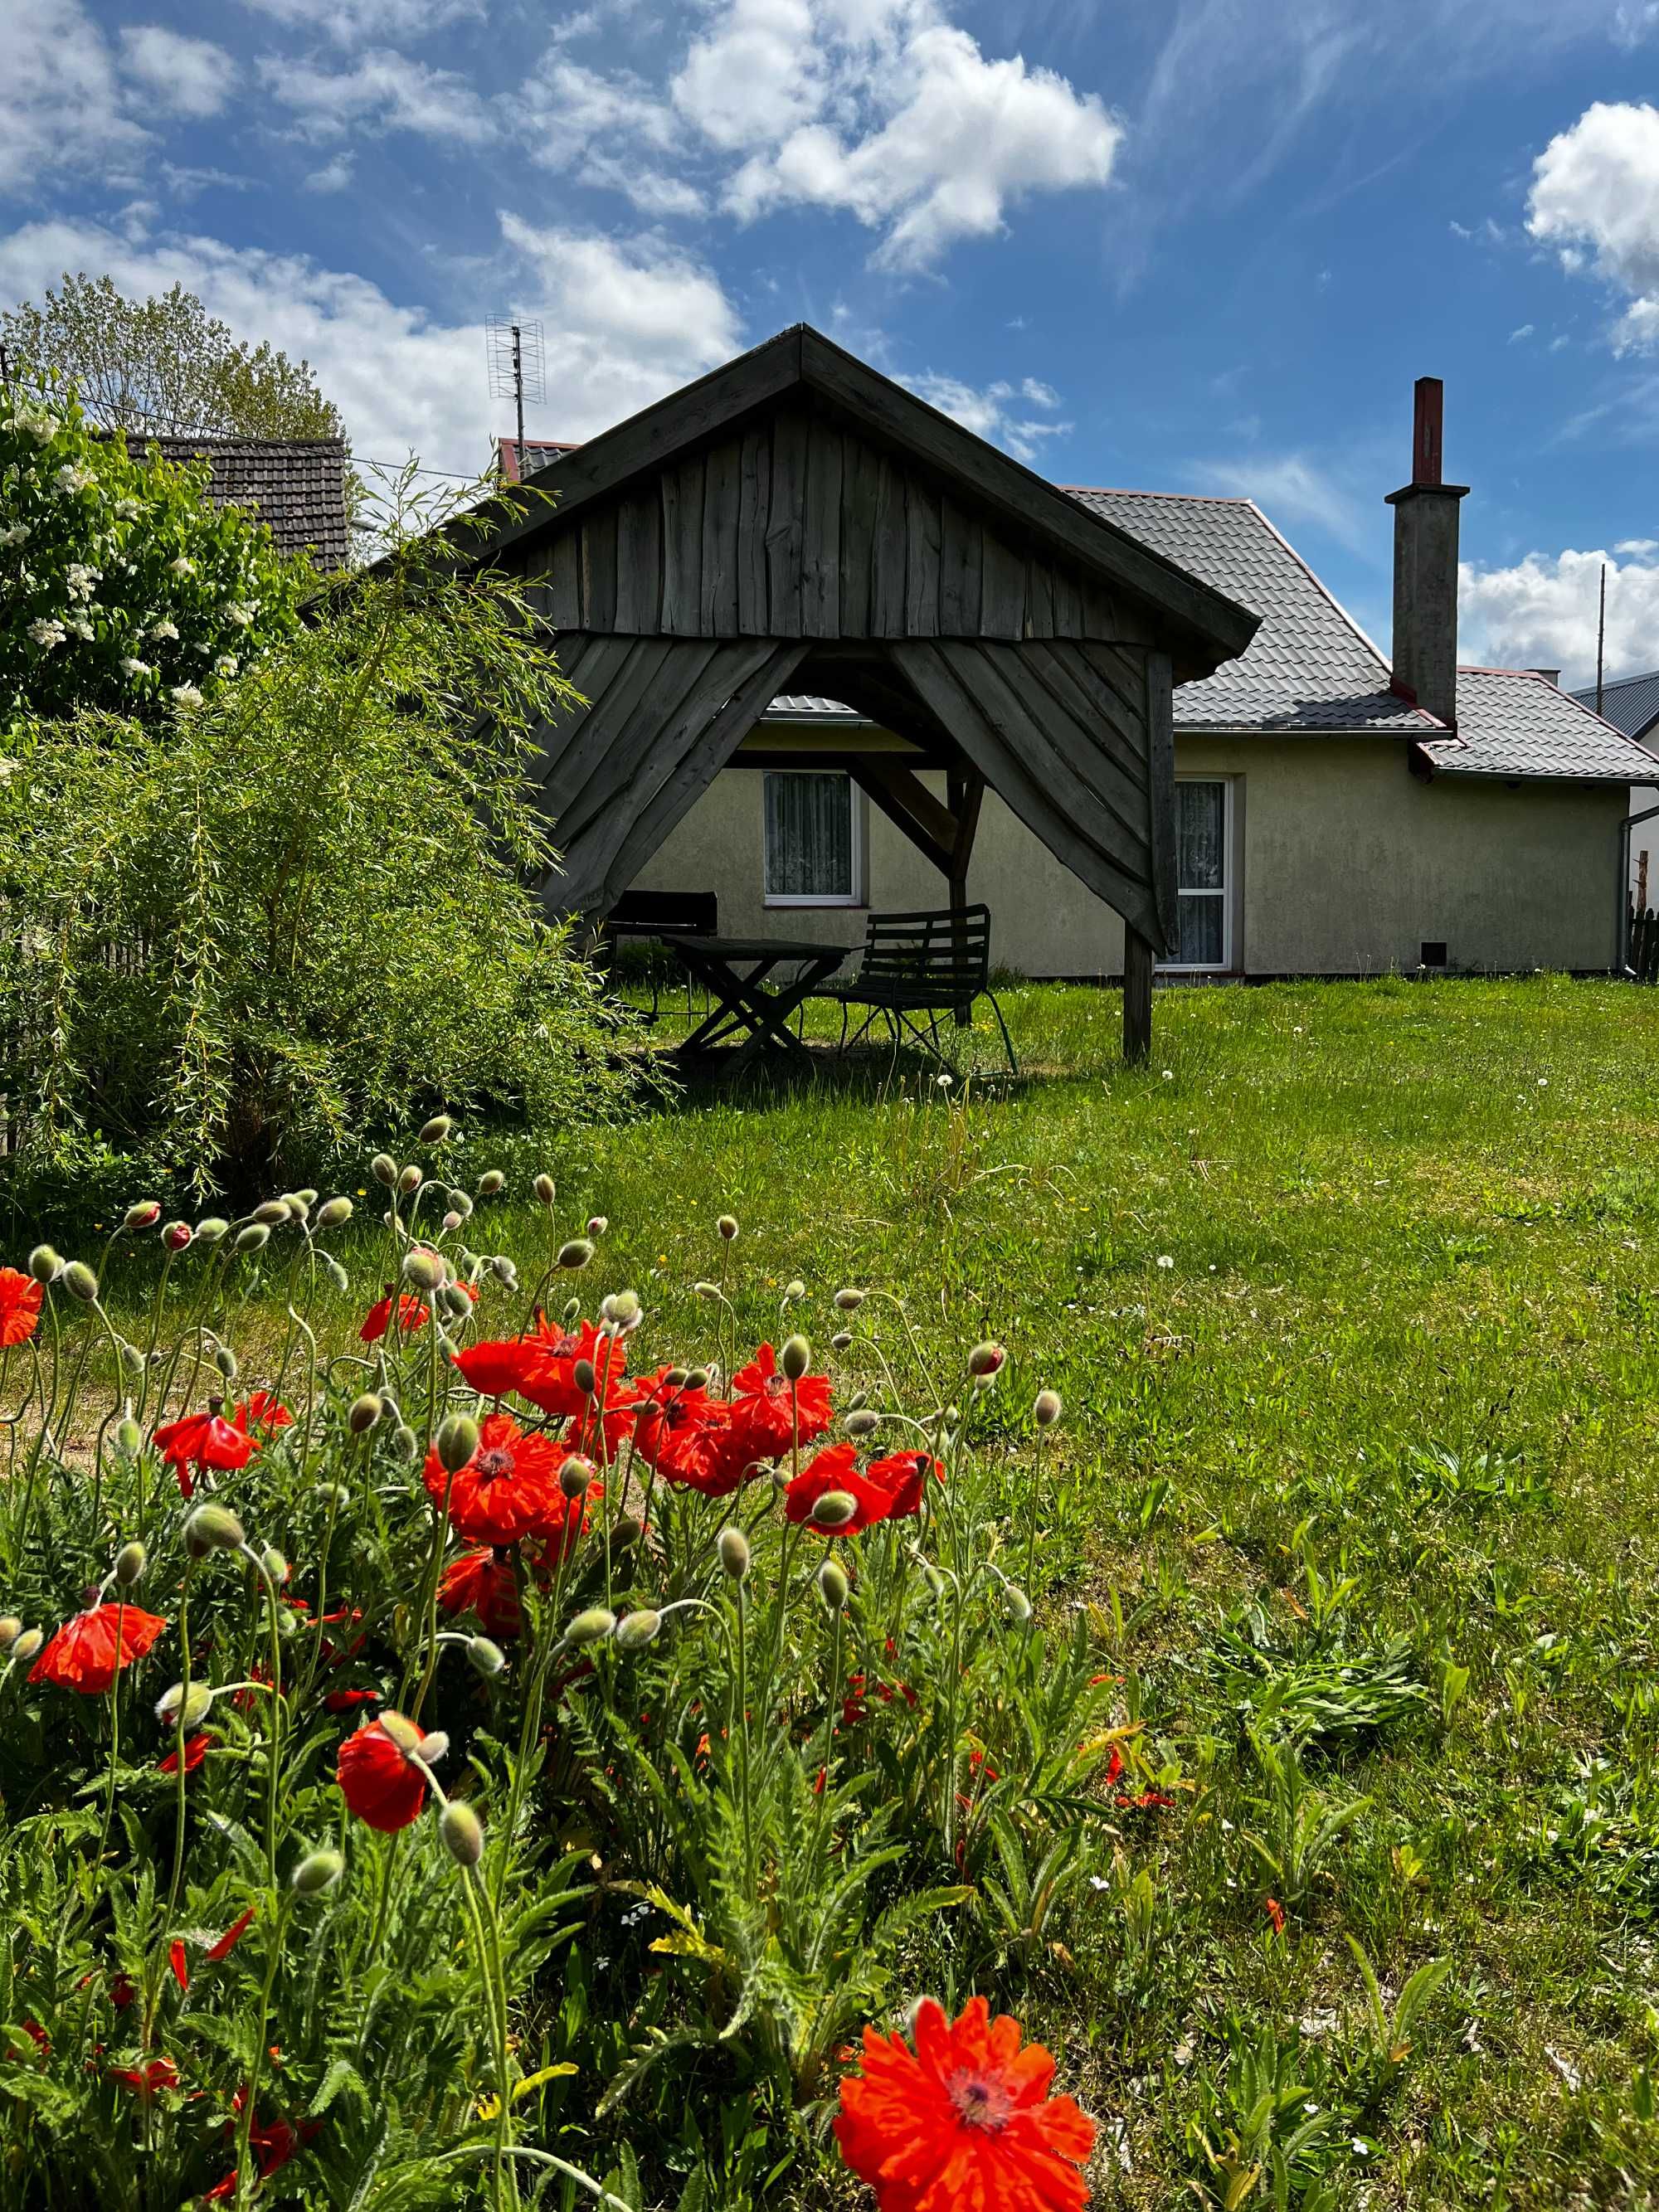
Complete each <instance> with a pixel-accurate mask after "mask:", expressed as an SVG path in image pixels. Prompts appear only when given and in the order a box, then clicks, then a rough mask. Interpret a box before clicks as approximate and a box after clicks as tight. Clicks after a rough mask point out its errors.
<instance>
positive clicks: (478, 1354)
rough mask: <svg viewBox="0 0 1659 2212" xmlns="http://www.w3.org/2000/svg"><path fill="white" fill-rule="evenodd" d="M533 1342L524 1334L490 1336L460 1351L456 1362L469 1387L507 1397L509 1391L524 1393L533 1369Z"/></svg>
mask: <svg viewBox="0 0 1659 2212" xmlns="http://www.w3.org/2000/svg"><path fill="white" fill-rule="evenodd" d="M533 1341H534V1340H533V1339H532V1338H530V1337H525V1336H498V1337H487V1338H485V1339H484V1340H483V1342H481V1343H478V1344H469V1345H467V1346H465V1348H464V1349H463V1350H461V1351H459V1352H457V1353H456V1355H455V1365H456V1367H457V1369H458V1370H459V1372H460V1374H461V1376H462V1377H463V1379H464V1380H465V1383H466V1385H467V1387H468V1389H472V1390H477V1392H478V1393H479V1394H480V1395H481V1396H483V1397H485V1398H504V1397H506V1395H507V1393H508V1391H509V1390H517V1391H519V1392H520V1395H523V1386H524V1383H525V1381H526V1377H527V1376H529V1375H530V1374H531V1373H532V1371H533V1370H532V1359H533V1358H534V1356H535V1355H534V1353H533V1352H532V1349H531V1347H532V1343H533Z"/></svg>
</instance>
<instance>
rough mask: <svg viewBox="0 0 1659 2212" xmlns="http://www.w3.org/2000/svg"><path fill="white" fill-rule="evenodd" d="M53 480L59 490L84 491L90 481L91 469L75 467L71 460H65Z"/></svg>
mask: <svg viewBox="0 0 1659 2212" xmlns="http://www.w3.org/2000/svg"><path fill="white" fill-rule="evenodd" d="M53 481H54V482H55V483H56V484H57V486H58V490H59V491H67V492H77V491H84V490H85V489H86V488H87V486H88V484H89V483H91V482H92V471H91V470H90V469H82V468H77V467H76V465H75V463H74V462H73V461H65V462H64V465H63V467H62V468H61V469H59V470H58V474H57V477H55V478H54V480H53Z"/></svg>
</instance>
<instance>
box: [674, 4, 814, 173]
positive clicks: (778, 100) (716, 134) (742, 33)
mask: <svg viewBox="0 0 1659 2212" xmlns="http://www.w3.org/2000/svg"><path fill="white" fill-rule="evenodd" d="M828 91H829V68H828V59H827V57H826V56H825V55H824V54H823V53H822V52H820V51H819V48H818V43H817V25H816V24H815V22H814V21H813V13H812V6H811V0H725V5H724V6H723V7H722V9H720V12H719V14H718V15H717V18H716V20H715V22H714V27H713V28H712V29H710V30H708V31H707V32H706V33H704V34H703V35H702V37H701V38H697V39H694V40H692V41H691V46H690V52H688V53H687V55H686V58H685V62H684V66H683V67H682V68H681V70H680V71H679V74H678V76H676V77H675V79H674V83H673V93H674V100H675V103H676V105H677V106H678V107H679V109H680V110H681V112H683V113H684V115H685V116H686V117H687V118H689V119H690V121H691V122H693V123H694V124H696V126H697V128H698V129H699V130H700V131H702V133H703V135H704V136H705V137H707V138H708V139H709V140H711V141H712V143H714V145H716V146H718V147H720V148H721V149H722V150H724V151H725V152H726V153H732V154H735V153H742V152H745V151H747V150H748V149H750V148H752V147H755V146H762V145H768V144H771V143H775V141H776V140H778V139H780V138H783V137H787V135H788V133H789V132H790V131H793V129H794V128H795V127H796V125H799V124H802V123H805V122H806V121H807V120H808V119H809V118H811V117H812V116H815V115H816V114H817V112H818V111H819V109H820V107H821V106H823V101H824V100H825V98H826V96H827V94H828Z"/></svg>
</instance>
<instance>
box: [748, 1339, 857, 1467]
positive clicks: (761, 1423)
mask: <svg viewBox="0 0 1659 2212" xmlns="http://www.w3.org/2000/svg"><path fill="white" fill-rule="evenodd" d="M798 1417H799V1437H800V1441H801V1442H802V1443H804V1444H805V1443H811V1441H812V1439H813V1437H821V1436H822V1435H823V1432H824V1431H825V1430H826V1429H827V1428H828V1427H829V1424H830V1422H831V1421H832V1420H833V1419H834V1418H835V1407H833V1406H832V1405H831V1403H830V1400H829V1376H827V1375H803V1376H801V1378H800V1381H799V1383H796V1384H795V1386H794V1393H793V1398H792V1396H791V1394H790V1386H789V1378H788V1376H787V1375H784V1374H782V1373H781V1372H780V1370H779V1368H778V1361H777V1354H776V1353H775V1352H774V1351H773V1349H772V1347H771V1346H770V1345H769V1344H763V1345H762V1346H761V1348H760V1350H759V1351H758V1352H757V1353H756V1354H755V1357H754V1358H753V1359H752V1360H751V1361H750V1364H748V1366H747V1367H739V1368H738V1371H737V1373H736V1374H735V1375H734V1376H732V1427H733V1428H734V1429H738V1430H741V1431H743V1434H744V1439H745V1442H746V1443H747V1445H748V1448H749V1452H750V1457H751V1458H754V1459H775V1458H776V1457H777V1455H778V1454H779V1453H780V1452H786V1451H787V1450H789V1449H790V1448H791V1446H792V1445H793V1443H794V1440H795V1436H796V1433H797V1428H796V1423H797V1418H798Z"/></svg>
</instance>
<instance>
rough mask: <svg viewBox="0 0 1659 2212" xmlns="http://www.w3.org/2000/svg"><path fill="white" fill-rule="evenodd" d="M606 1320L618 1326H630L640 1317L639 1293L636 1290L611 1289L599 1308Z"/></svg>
mask: <svg viewBox="0 0 1659 2212" xmlns="http://www.w3.org/2000/svg"><path fill="white" fill-rule="evenodd" d="M599 1311H600V1313H601V1315H602V1316H604V1318H605V1320H606V1321H608V1322H615V1323H616V1325H617V1328H633V1326H634V1324H635V1322H636V1321H638V1319H639V1317H640V1300H639V1293H638V1292H637V1291H612V1292H611V1296H610V1297H608V1298H607V1299H606V1300H605V1304H604V1305H603V1306H601V1308H600V1309H599Z"/></svg>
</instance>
